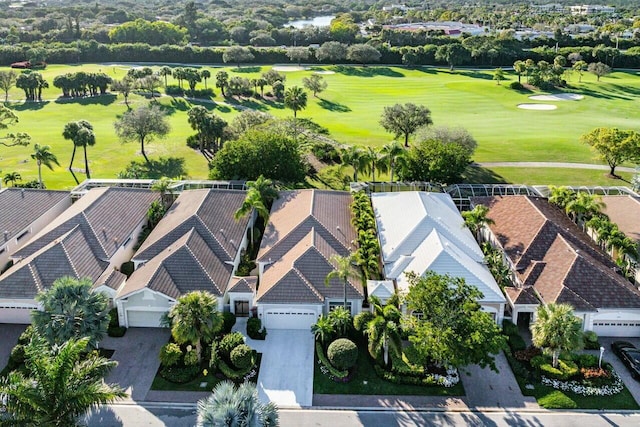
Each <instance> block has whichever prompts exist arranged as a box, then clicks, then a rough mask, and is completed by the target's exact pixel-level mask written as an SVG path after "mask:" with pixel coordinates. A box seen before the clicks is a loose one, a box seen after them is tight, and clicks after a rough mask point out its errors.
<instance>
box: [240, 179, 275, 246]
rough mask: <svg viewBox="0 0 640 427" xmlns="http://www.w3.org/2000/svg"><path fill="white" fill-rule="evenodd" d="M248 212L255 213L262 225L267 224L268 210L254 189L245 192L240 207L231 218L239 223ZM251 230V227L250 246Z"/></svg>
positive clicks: (252, 240)
mask: <svg viewBox="0 0 640 427" xmlns="http://www.w3.org/2000/svg"><path fill="white" fill-rule="evenodd" d="M250 212H256V213H257V214H258V216H260V217H261V218H262V220H263V221H264V223H265V224H266V223H267V220H268V218H269V209H267V207H266V206H265V204H264V202H263V200H262V197H261V196H260V192H259V191H258V190H257V189H255V188H249V190H247V194H246V196H245V198H244V201H243V202H242V205H240V207H239V208H238V210H237V211H236V212H235V213H234V214H233V217H234V218H235V219H236V221H239V220H240V218H244V217H245V216H247V214H249V213H250ZM253 228H254V227H251V244H252V245H253V243H254V242H255V241H254V235H253Z"/></svg>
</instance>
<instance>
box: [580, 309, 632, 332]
mask: <svg viewBox="0 0 640 427" xmlns="http://www.w3.org/2000/svg"><path fill="white" fill-rule="evenodd" d="M576 315H578V316H580V317H581V318H582V319H583V323H582V327H583V329H584V330H585V331H590V330H593V322H594V321H596V320H604V319H606V320H619V321H625V320H631V321H639V320H640V309H628V310H608V309H600V310H598V311H597V312H595V313H594V312H588V313H576Z"/></svg>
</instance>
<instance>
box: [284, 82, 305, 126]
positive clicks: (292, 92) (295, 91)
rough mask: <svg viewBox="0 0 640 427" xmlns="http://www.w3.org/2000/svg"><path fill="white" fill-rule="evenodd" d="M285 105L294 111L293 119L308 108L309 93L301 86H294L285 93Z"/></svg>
mask: <svg viewBox="0 0 640 427" xmlns="http://www.w3.org/2000/svg"><path fill="white" fill-rule="evenodd" d="M284 105H285V107H287V108H288V109H290V110H292V111H293V118H294V119H295V118H296V117H297V113H298V111H300V110H304V109H305V108H307V93H306V92H305V91H304V89H302V88H301V87H300V86H292V87H290V88H289V89H287V90H286V91H285V93H284Z"/></svg>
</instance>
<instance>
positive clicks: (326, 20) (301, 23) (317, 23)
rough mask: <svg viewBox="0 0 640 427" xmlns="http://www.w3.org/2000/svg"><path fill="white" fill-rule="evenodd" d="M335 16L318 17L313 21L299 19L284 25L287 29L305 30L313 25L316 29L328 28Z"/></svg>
mask: <svg viewBox="0 0 640 427" xmlns="http://www.w3.org/2000/svg"><path fill="white" fill-rule="evenodd" d="M335 17H336V16H335V15H325V16H316V17H315V18H313V19H299V20H297V21H291V22H287V23H286V24H284V26H285V27H294V28H304V27H308V26H311V25H313V26H314V27H328V26H329V25H330V24H331V20H332V19H333V18H335Z"/></svg>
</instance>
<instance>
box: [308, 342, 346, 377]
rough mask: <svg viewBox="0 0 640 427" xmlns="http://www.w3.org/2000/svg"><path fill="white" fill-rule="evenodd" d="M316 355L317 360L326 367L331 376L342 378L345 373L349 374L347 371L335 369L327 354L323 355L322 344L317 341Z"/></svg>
mask: <svg viewBox="0 0 640 427" xmlns="http://www.w3.org/2000/svg"><path fill="white" fill-rule="evenodd" d="M316 355H317V356H318V360H319V361H320V363H321V364H322V366H324V367H325V368H327V370H328V371H329V373H330V374H331V375H332V376H334V377H336V378H338V379H342V378H346V377H347V375H349V371H341V370H339V369H336V368H335V367H334V366H333V365H332V364H331V362H329V359H327V356H325V354H324V350H323V349H322V345H321V344H320V343H319V342H316Z"/></svg>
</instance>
